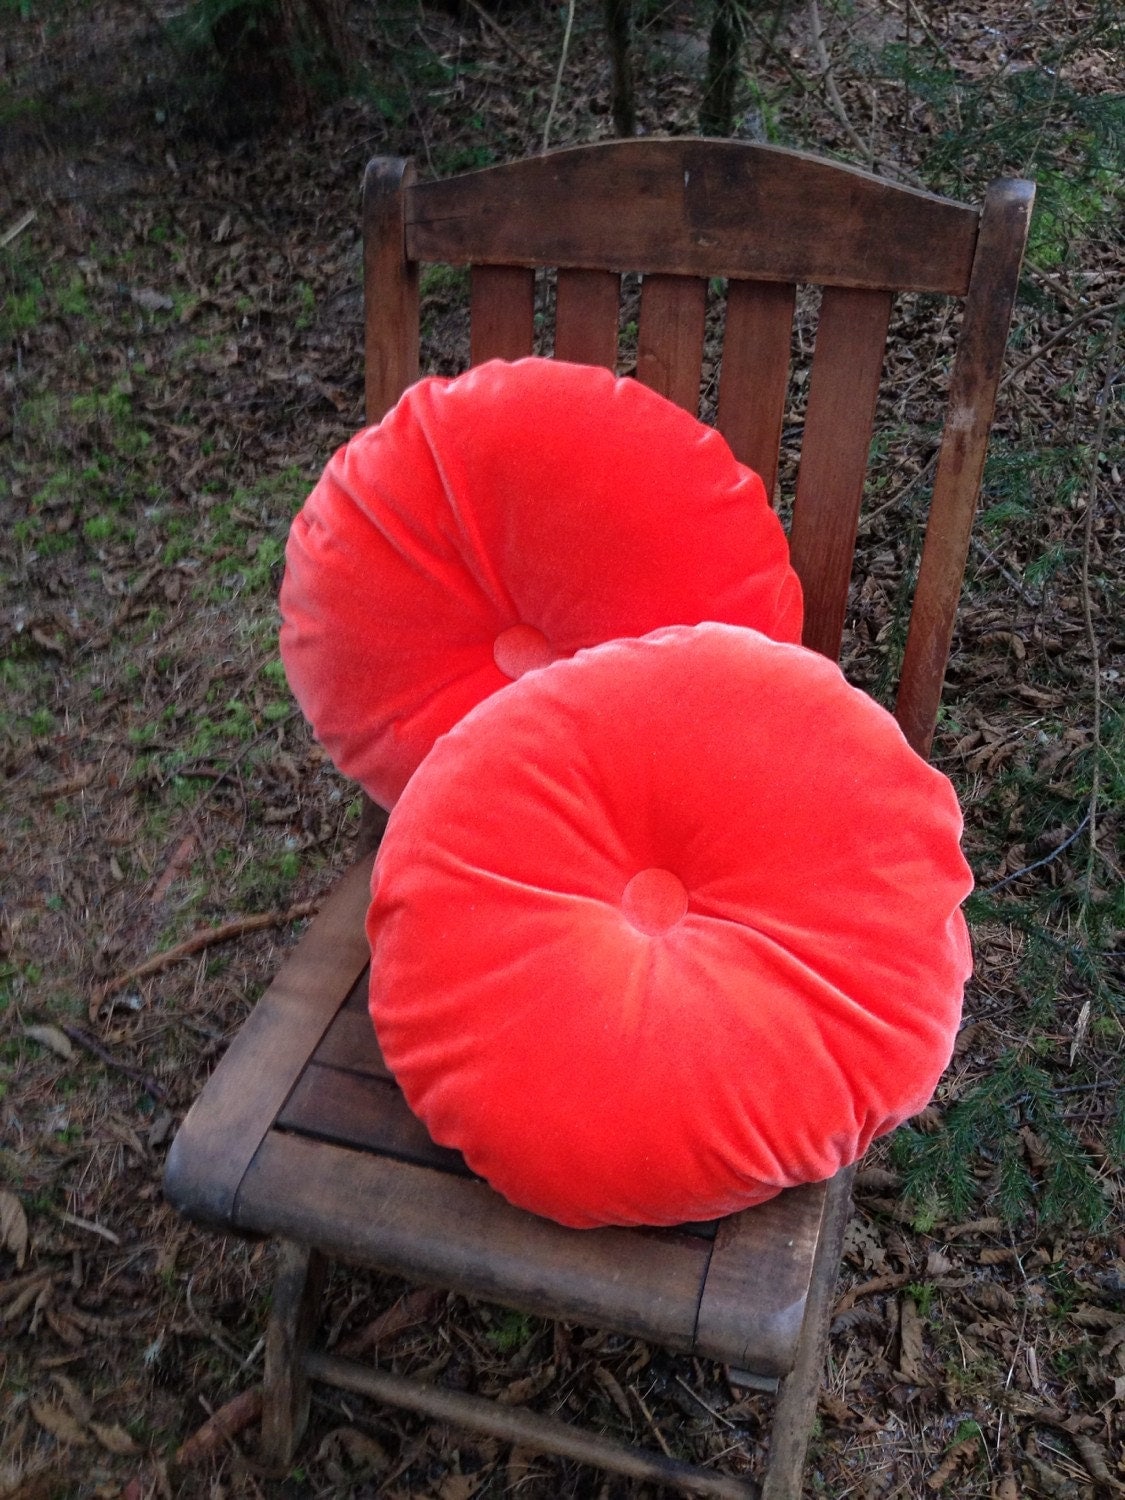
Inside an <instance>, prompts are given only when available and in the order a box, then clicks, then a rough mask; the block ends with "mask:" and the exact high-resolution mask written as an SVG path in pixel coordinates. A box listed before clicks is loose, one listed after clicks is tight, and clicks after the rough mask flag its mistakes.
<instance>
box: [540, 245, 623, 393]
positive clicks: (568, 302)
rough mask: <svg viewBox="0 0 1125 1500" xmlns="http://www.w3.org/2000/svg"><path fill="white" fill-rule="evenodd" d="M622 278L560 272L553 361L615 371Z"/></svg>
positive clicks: (613, 274) (608, 273)
mask: <svg viewBox="0 0 1125 1500" xmlns="http://www.w3.org/2000/svg"><path fill="white" fill-rule="evenodd" d="M620 299H621V277H620V276H618V275H617V273H616V272H614V271H568V270H566V269H565V268H564V269H562V270H560V271H559V274H558V281H557V283H556V287H555V358H556V359H569V360H572V361H573V362H574V363H575V364H580V365H604V366H605V367H606V369H607V370H613V369H616V367H617V331H618V330H617V321H618V313H619V302H620Z"/></svg>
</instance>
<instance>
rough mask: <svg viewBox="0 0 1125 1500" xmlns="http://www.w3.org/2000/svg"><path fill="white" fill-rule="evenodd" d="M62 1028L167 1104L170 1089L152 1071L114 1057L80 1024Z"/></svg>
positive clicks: (108, 1064) (86, 1047)
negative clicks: (147, 1071)
mask: <svg viewBox="0 0 1125 1500" xmlns="http://www.w3.org/2000/svg"><path fill="white" fill-rule="evenodd" d="M60 1029H61V1030H62V1031H63V1032H65V1033H66V1035H67V1036H68V1037H69V1038H70V1040H71V1041H72V1042H77V1044H78V1045H79V1046H80V1047H84V1048H85V1049H86V1051H87V1052H92V1053H93V1054H94V1056H95V1057H97V1058H100V1059H101V1061H102V1062H104V1063H105V1064H106V1066H107V1067H110V1068H116V1069H117V1071H118V1072H119V1073H124V1074H125V1075H126V1077H127V1078H133V1079H135V1080H136V1082H137V1083H139V1084H141V1086H142V1087H143V1088H144V1090H145V1092H146V1093H148V1094H151V1095H152V1097H153V1098H154V1099H159V1100H160V1101H161V1103H162V1104H167V1102H168V1091H167V1090H166V1089H165V1088H164V1087H163V1086H162V1085H161V1084H159V1083H158V1082H157V1081H156V1079H155V1078H154V1077H153V1076H152V1074H151V1073H146V1072H145V1071H144V1069H143V1068H134V1067H133V1065H132V1064H131V1063H126V1062H122V1061H121V1059H120V1058H119V1057H114V1055H113V1053H112V1052H109V1051H107V1050H106V1048H105V1047H103V1046H102V1044H101V1042H99V1041H98V1040H97V1038H96V1037H92V1036H91V1035H90V1033H89V1032H88V1031H83V1030H82V1028H81V1027H80V1026H63V1027H61V1028H60Z"/></svg>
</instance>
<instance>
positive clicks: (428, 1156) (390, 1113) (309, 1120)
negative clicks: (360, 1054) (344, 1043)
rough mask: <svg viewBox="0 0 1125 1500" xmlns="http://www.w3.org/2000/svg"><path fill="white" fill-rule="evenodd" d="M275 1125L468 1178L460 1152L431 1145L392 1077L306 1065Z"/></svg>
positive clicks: (467, 1171)
mask: <svg viewBox="0 0 1125 1500" xmlns="http://www.w3.org/2000/svg"><path fill="white" fill-rule="evenodd" d="M277 1123H278V1126H279V1128H280V1129H282V1130H295V1131H299V1132H300V1133H301V1134H303V1135H310V1136H313V1137H315V1138H316V1139H318V1140H325V1141H337V1142H338V1143H339V1144H340V1145H342V1146H351V1147H354V1148H356V1149H362V1150H365V1151H376V1152H379V1153H381V1154H382V1155H384V1156H392V1157H395V1158H396V1159H397V1160H400V1161H412V1162H415V1163H417V1164H418V1165H419V1166H425V1167H433V1168H435V1169H436V1170H439V1171H442V1172H453V1173H456V1174H458V1175H459V1176H461V1177H469V1176H471V1175H472V1174H471V1173H470V1171H469V1169H468V1167H467V1166H466V1165H465V1159H464V1157H463V1156H462V1155H461V1153H460V1152H459V1151H449V1150H446V1149H445V1148H443V1147H441V1146H435V1145H434V1143H433V1141H432V1140H431V1139H430V1136H429V1133H428V1132H427V1130H426V1127H425V1126H424V1125H423V1124H422V1122H421V1121H420V1120H419V1119H418V1118H417V1116H415V1115H412V1114H411V1113H410V1110H409V1109H408V1107H407V1104H406V1100H405V1099H404V1098H403V1096H402V1092H401V1090H400V1089H399V1087H398V1085H397V1084H396V1083H395V1082H394V1080H393V1079H391V1078H372V1077H365V1076H364V1075H363V1074H361V1073H351V1072H346V1071H345V1070H344V1069H342V1068H326V1067H322V1066H321V1065H320V1064H318V1063H310V1064H309V1066H308V1067H307V1068H306V1069H305V1071H304V1072H303V1073H302V1074H301V1076H300V1078H299V1079H298V1081H297V1083H296V1085H295V1086H294V1089H293V1092H292V1093H291V1094H290V1096H289V1098H288V1099H287V1100H286V1102H285V1107H284V1108H283V1109H282V1111H281V1113H280V1114H279V1115H278V1117H277Z"/></svg>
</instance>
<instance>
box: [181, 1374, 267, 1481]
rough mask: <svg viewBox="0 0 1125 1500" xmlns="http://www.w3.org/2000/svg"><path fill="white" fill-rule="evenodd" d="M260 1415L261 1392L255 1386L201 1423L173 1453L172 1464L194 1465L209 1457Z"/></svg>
mask: <svg viewBox="0 0 1125 1500" xmlns="http://www.w3.org/2000/svg"><path fill="white" fill-rule="evenodd" d="M261 1415H262V1392H261V1388H260V1387H259V1386H252V1387H251V1389H250V1390H248V1391H242V1392H241V1393H240V1394H239V1395H237V1396H235V1397H234V1398H233V1400H231V1401H228V1402H227V1404H226V1405H225V1406H220V1407H219V1409H218V1411H217V1412H215V1413H214V1415H213V1416H211V1417H210V1418H208V1420H207V1421H206V1422H204V1424H203V1426H202V1427H201V1428H200V1429H199V1431H198V1432H196V1433H193V1434H192V1436H191V1437H189V1438H188V1440H187V1442H185V1443H181V1445H180V1447H179V1448H178V1449H177V1450H176V1463H178V1464H183V1465H186V1464H194V1463H198V1462H199V1461H200V1459H204V1458H210V1456H211V1455H212V1454H213V1453H214V1452H215V1451H216V1449H218V1448H221V1447H222V1446H223V1444H224V1443H228V1442H230V1440H231V1439H232V1438H233V1437H235V1436H236V1435H237V1434H238V1433H240V1432H241V1431H242V1429H243V1428H244V1427H249V1425H250V1423H251V1422H256V1421H257V1420H258V1418H259V1417H260V1416H261Z"/></svg>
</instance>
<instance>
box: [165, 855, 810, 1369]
mask: <svg viewBox="0 0 1125 1500" xmlns="http://www.w3.org/2000/svg"><path fill="white" fill-rule="evenodd" d="M370 877H371V857H370V856H369V857H367V858H365V859H363V860H362V861H360V862H359V863H357V864H356V865H353V866H352V868H351V869H349V870H348V871H347V872H346V873H345V874H344V875H343V876H342V877H341V879H340V880H339V881H338V882H337V884H336V885H335V886H334V887H333V889H332V891H331V892H330V893H329V895H328V896H327V898H326V899H325V901H324V903H323V905H322V907H321V910H320V912H319V914H318V915H317V917H316V918H315V919H314V920H313V921H312V922H311V923H310V925H309V928H308V930H307V931H306V933H305V934H304V936H303V938H302V939H301V941H300V943H299V944H298V945H297V947H296V948H295V949H294V951H293V953H292V955H291V956H290V957H289V959H288V961H287V962H286V963H285V964H284V965H283V967H282V969H281V970H280V972H279V973H278V975H277V978H276V979H275V980H274V982H273V984H272V985H271V986H270V987H269V989H268V990H267V991H266V993H265V994H264V995H263V996H262V998H261V1000H260V1001H259V1003H258V1005H257V1007H256V1008H255V1010H254V1012H253V1014H252V1015H251V1017H250V1019H249V1020H248V1021H247V1023H246V1024H245V1026H244V1027H243V1028H242V1030H241V1032H240V1033H239V1035H238V1037H237V1038H236V1040H235V1041H234V1042H233V1043H232V1045H231V1047H230V1049H229V1050H228V1052H227V1053H226V1055H225V1057H224V1058H223V1060H222V1061H221V1063H220V1064H219V1066H218V1067H217V1068H216V1070H215V1073H214V1074H213V1076H212V1078H211V1080H210V1082H209V1083H208V1085H207V1087H206V1088H205V1089H204V1091H203V1093H202V1095H201V1096H200V1098H199V1099H198V1100H197V1102H196V1104H195V1105H194V1106H193V1108H192V1109H191V1111H190V1112H189V1114H188V1115H187V1117H186V1119H185V1120H184V1123H183V1125H182V1127H181V1129H180V1132H179V1134H178V1135H177V1137H176V1140H175V1142H174V1144H173V1147H172V1151H171V1154H170V1157H169V1161H168V1168H167V1173H166V1177H165V1194H166V1196H167V1197H168V1198H169V1200H170V1201H171V1202H172V1203H173V1204H174V1205H175V1206H176V1207H177V1208H179V1209H180V1210H181V1211H182V1212H183V1213H185V1214H187V1215H188V1216H189V1217H191V1218H194V1219H198V1220H201V1221H203V1222H206V1223H210V1224H215V1225H220V1226H222V1227H225V1228H227V1229H231V1230H234V1231H237V1232H240V1233H244V1234H262V1235H271V1236H281V1237H282V1238H285V1239H289V1240H296V1241H299V1242H301V1243H304V1244H308V1245H313V1246H315V1247H316V1248H317V1249H319V1250H322V1251H325V1252H327V1253H328V1254H330V1255H333V1256H336V1257H339V1258H342V1259H344V1260H347V1261H350V1262H353V1263H356V1264H360V1265H364V1266H370V1267H374V1268H376V1269H379V1270H382V1271H388V1272H392V1273H397V1274H400V1275H403V1276H409V1277H410V1279H412V1280H414V1281H422V1282H430V1283H433V1284H435V1285H438V1286H443V1287H448V1288H450V1289H453V1290H456V1291H460V1292H465V1293H468V1294H469V1295H475V1296H480V1297H484V1298H487V1299H490V1300H494V1301H499V1302H503V1303H505V1304H506V1305H508V1306H512V1307H516V1308H518V1309H520V1310H521V1311H524V1312H530V1313H537V1314H542V1315H546V1316H549V1317H556V1318H565V1319H568V1320H570V1321H574V1322H578V1323H590V1324H595V1325H596V1326H598V1327H602V1328H610V1329H614V1330H616V1331H618V1332H620V1333H625V1334H632V1335H636V1336H639V1337H641V1338H649V1339H658V1340H659V1341H660V1342H661V1343H663V1344H664V1345H665V1346H666V1347H669V1348H674V1349H679V1350H682V1351H684V1352H688V1353H693V1354H699V1355H704V1356H708V1357H710V1358H713V1359H717V1360H721V1361H723V1362H724V1363H727V1364H731V1365H734V1366H736V1367H738V1368H739V1369H742V1370H746V1371H749V1372H751V1373H752V1374H754V1375H756V1376H758V1377H760V1378H761V1379H763V1380H764V1381H766V1382H772V1381H776V1380H777V1379H779V1378H781V1377H783V1376H784V1375H786V1374H787V1373H788V1372H789V1370H790V1369H791V1368H792V1366H793V1361H794V1357H795V1354H796V1348H797V1340H798V1336H799V1334H800V1331H801V1325H802V1321H803V1318H804V1312H805V1303H806V1298H807V1296H808V1291H809V1285H810V1281H811V1278H812V1274H813V1259H814V1255H815V1252H816V1247H817V1242H818V1239H819V1237H820V1234H821V1229H822V1225H823V1222H824V1217H825V1205H826V1198H827V1194H826V1184H824V1183H817V1184H813V1185H810V1186H808V1187H801V1188H794V1189H790V1190H789V1191H787V1192H784V1193H781V1194H780V1195H779V1196H778V1197H776V1198H774V1199H772V1200H771V1201H770V1202H768V1203H765V1204H762V1205H760V1206H759V1207H757V1208H753V1209H747V1210H745V1211H744V1212H742V1213H737V1214H733V1215H731V1216H730V1217H729V1218H725V1219H720V1220H716V1221H714V1222H711V1223H705V1224H684V1225H680V1226H678V1227H677V1228H674V1229H613V1228H610V1229H593V1230H574V1229H566V1228H563V1227H562V1226H560V1225H558V1224H554V1223H552V1222H551V1221H549V1220H547V1219H542V1218H539V1217H537V1216H536V1215H534V1214H530V1213H527V1212H525V1211H523V1210H522V1209H517V1208H514V1207H512V1205H511V1204H509V1203H507V1202H506V1201H505V1200H504V1199H503V1198H501V1197H500V1196H499V1195H498V1194H497V1193H494V1192H493V1191H492V1189H491V1188H489V1187H488V1185H487V1184H486V1183H484V1182H483V1181H481V1180H480V1179H479V1178H478V1177H475V1176H474V1175H473V1173H472V1172H471V1171H470V1170H469V1168H468V1167H467V1166H466V1164H465V1162H464V1160H463V1158H462V1157H461V1156H460V1154H459V1153H458V1152H456V1151H451V1150H448V1149H445V1148H443V1147H440V1146H437V1145H435V1144H434V1142H433V1141H432V1140H431V1139H430V1137H429V1135H428V1133H427V1131H426V1129H425V1127H424V1126H423V1125H422V1124H421V1122H420V1121H419V1120H417V1119H416V1118H415V1116H414V1115H412V1114H411V1112H410V1110H409V1109H408V1107H407V1105H406V1101H405V1099H404V1098H403V1096H402V1093H401V1092H400V1090H399V1089H398V1086H397V1085H396V1083H395V1081H394V1079H393V1077H392V1076H391V1074H390V1073H389V1071H388V1070H387V1067H386V1064H385V1063H384V1061H383V1058H382V1056H381V1054H380V1051H379V1047H378V1043H377V1041H376V1038H375V1033H374V1030H373V1028H372V1026H371V1023H370V1020H369V1018H368V1015H367V992H368V979H369V975H368V963H369V955H368V950H367V941H366V936H365V933H364V917H365V915H366V911H367V905H368V901H369V899H370Z"/></svg>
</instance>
